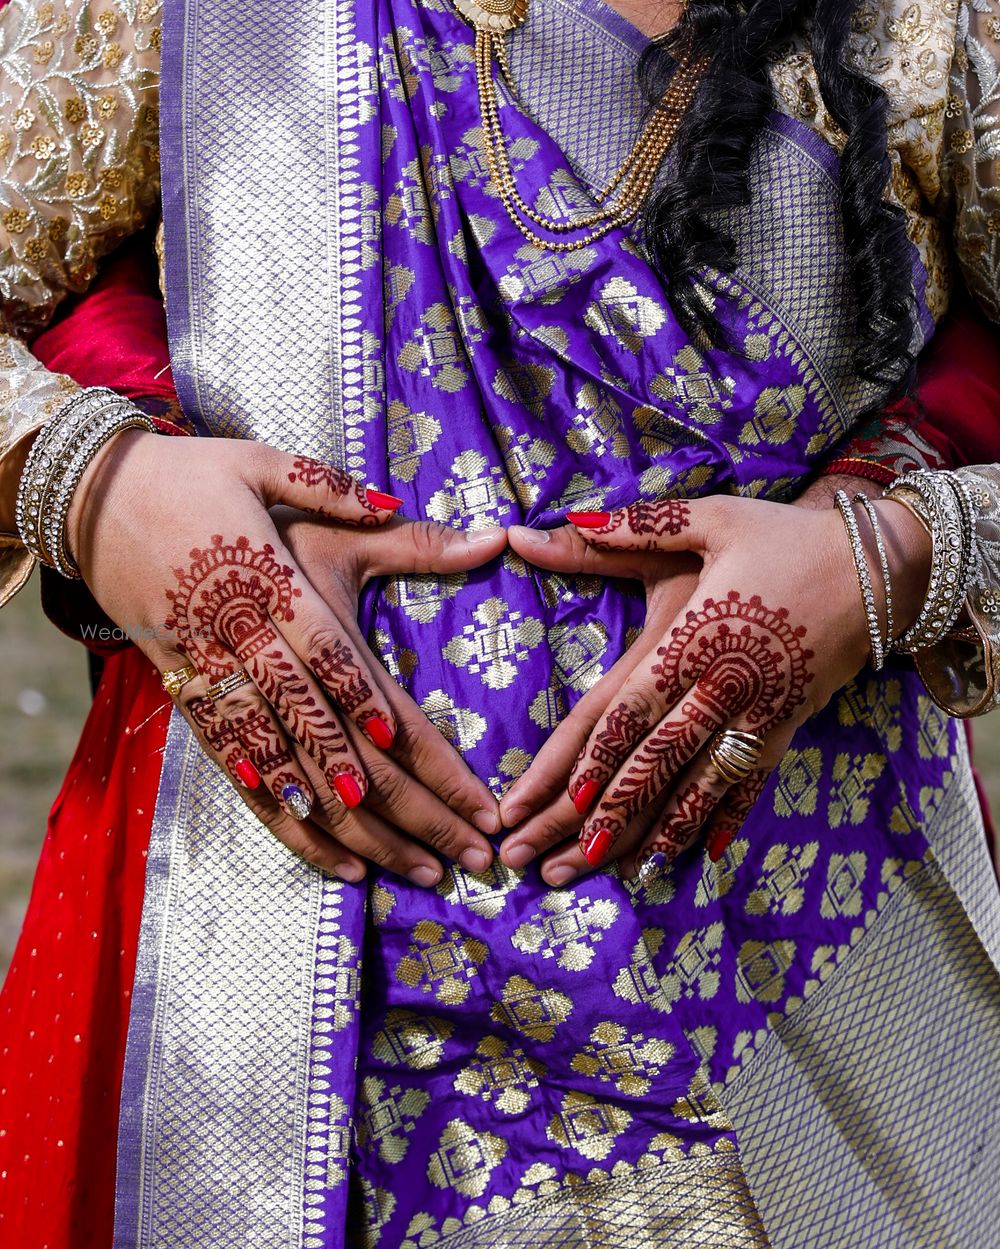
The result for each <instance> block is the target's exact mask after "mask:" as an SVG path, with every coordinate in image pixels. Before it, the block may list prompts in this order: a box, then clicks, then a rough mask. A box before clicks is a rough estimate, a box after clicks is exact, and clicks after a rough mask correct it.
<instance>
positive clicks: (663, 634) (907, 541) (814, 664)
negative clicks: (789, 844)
mask: <svg viewBox="0 0 1000 1249" xmlns="http://www.w3.org/2000/svg"><path fill="white" fill-rule="evenodd" d="M878 508H879V511H880V515H881V517H882V519H883V528H884V532H885V534H886V538H887V543H888V546H889V552H890V562H891V565H892V567H893V569H894V572H895V577H894V586H893V588H894V591H895V595H894V597H895V600H896V607H897V620H898V621H899V623H900V625H901V627H904V628H905V627H906V625H907V624H908V623H909V622H910V621H911V620H912V619H913V618H914V617H915V615H916V612H917V611H918V610H919V603H920V599H921V597H922V593H923V590H924V589H925V587H926V583H927V577H926V573H927V566H928V564H927V561H928V559H929V542H928V540H927V536H926V534H925V533H924V532H923V529H922V526H920V524H919V522H917V521H916V520H915V518H913V517H912V516H911V515H910V513H909V512H907V511H906V509H905V508H902V507H900V505H898V504H893V503H879V504H878ZM570 519H571V520H575V521H576V525H575V526H573V527H566V528H564V529H559V530H553V531H551V533H550V539H549V541H548V542H542V543H538V542H537V540H536V541H532V539H531V536H529V534H528V533H527V532H526V531H524V530H522V529H520V528H518V529H513V530H511V534H510V542H511V546H512V547H513V548H514V549H515V550H516V551H517V552H518V553H519V554H521V555H523V556H524V557H525V558H526V559H529V560H531V561H532V562H534V563H536V564H538V565H540V566H541V567H545V568H549V569H557V570H562V569H566V568H569V569H573V570H576V569H577V568H579V567H580V565H581V560H583V559H584V552H589V553H590V556H591V562H590V564H589V565H588V569H589V571H592V572H598V571H600V570H601V565H600V560H601V558H604V559H606V560H608V561H609V563H608V565H607V571H608V572H609V573H610V574H611V575H618V576H622V575H629V574H628V573H627V572H626V571H625V570H624V568H623V566H622V565H621V564H620V563H619V562H617V561H621V560H622V558H623V557H624V558H626V559H630V560H636V559H639V560H645V561H648V567H647V568H646V569H645V570H644V574H643V575H642V576H641V579H642V580H643V581H644V583H645V584H646V588H647V596H648V602H649V608H648V611H647V620H646V625H645V628H644V630H643V633H642V635H641V636H640V638H639V639H638V641H637V642H636V644H635V646H634V647H633V648H632V650H630V651H629V652H628V654H627V655H626V656H625V657H624V659H623V660H622V661H620V663H622V664H624V663H625V661H629V663H630V666H629V667H628V669H626V670H623V671H622V672H620V673H617V672H616V671H615V670H612V672H611V673H609V674H608V676H607V677H605V679H604V682H602V683H601V685H599V686H595V688H594V690H592V691H591V692H590V694H588V695H587V697H586V698H585V699H583V700H581V702H580V704H578V705H577V707H575V708H574V710H573V712H572V713H571V715H570V716H569V717H567V720H566V721H564V723H563V724H562V725H560V726H559V728H558V729H557V730H556V732H555V733H554V734H553V737H552V739H551V740H550V742H549V743H547V744H546V746H545V747H544V748H543V749H542V751H540V752H539V755H538V757H537V759H536V760H535V762H534V764H533V765H532V767H531V768H530V769H529V771H528V772H527V773H526V774H525V776H524V777H522V778H520V779H519V780H518V781H517V782H516V783H515V785H514V786H512V787H511V790H510V791H508V793H507V795H505V797H504V799H503V801H502V803H501V814H502V815H503V817H504V821H505V823H510V822H512V821H513V820H514V819H515V818H516V817H517V816H518V815H519V814H521V813H520V812H518V811H517V808H518V807H521V808H524V807H525V806H526V805H529V804H530V806H531V807H533V808H534V809H535V811H536V814H535V815H534V816H533V817H532V818H530V819H529V820H528V822H527V823H525V824H524V825H523V826H522V827H520V828H518V829H517V830H516V831H515V832H514V833H513V834H511V836H510V837H508V839H507V841H506V842H505V843H504V846H503V849H502V856H501V857H502V858H503V859H504V860H505V861H506V862H508V863H511V864H514V863H519V862H524V861H526V860H527V859H528V858H530V857H534V855H535V854H539V853H542V852H543V851H545V850H547V849H549V848H550V847H551V846H553V845H557V844H558V843H559V842H560V841H562V840H563V839H564V838H565V836H566V828H567V825H572V824H573V822H574V816H575V824H576V827H579V824H580V821H581V819H582V817H583V815H584V814H585V813H586V815H587V818H586V819H585V820H584V821H583V826H582V829H581V831H580V835H579V840H578V842H577V843H574V844H572V845H570V846H562V847H560V848H559V849H557V850H556V851H555V852H554V853H553V854H552V855H550V857H549V859H548V860H547V862H546V864H545V866H544V868H543V875H544V876H545V879H546V880H547V881H548V882H549V883H551V884H564V883H565V882H566V881H568V880H570V879H572V878H573V877H575V876H576V875H578V874H579V873H580V872H582V871H586V870H588V869H589V868H591V867H595V866H598V865H599V864H600V863H602V862H606V861H607V860H608V859H609V858H618V859H620V860H621V862H622V866H623V868H624V870H625V871H626V872H631V871H634V870H636V868H637V867H638V866H639V865H640V864H641V863H644V862H651V863H653V864H659V863H664V862H667V861H669V860H670V859H671V858H673V857H674V856H675V855H676V854H678V853H680V851H681V850H683V849H684V848H685V847H687V846H688V845H690V843H691V842H692V841H693V840H694V839H695V837H696V836H697V835H698V833H699V832H700V831H701V829H702V828H703V827H705V826H706V824H708V825H710V828H711V831H710V850H711V852H712V853H713V854H715V855H716V856H718V855H719V854H721V853H722V850H723V849H724V848H725V844H726V843H727V842H728V840H729V838H730V837H731V836H732V835H733V833H734V832H735V831H736V830H737V829H738V828H739V826H740V824H741V823H742V821H743V819H744V817H745V815H746V814H747V812H748V811H749V809H750V807H751V806H752V805H753V802H754V801H755V799H756V797H757V796H758V795H759V793H760V790H761V789H762V788H763V785H764V783H765V782H766V779H767V775H768V773H769V771H770V770H771V769H772V768H773V767H774V766H775V765H776V764H777V762H778V761H779V760H780V758H781V756H782V755H783V754H784V752H785V749H786V748H787V746H788V744H789V742H790V741H791V738H792V736H793V734H794V732H795V730H796V728H797V727H798V726H799V725H800V724H801V723H802V722H803V721H804V720H806V719H807V718H808V717H809V716H810V715H812V714H814V713H815V712H816V711H818V710H819V709H820V708H821V707H823V706H824V705H825V704H826V702H827V701H828V700H829V698H830V697H831V696H832V695H833V694H834V693H835V692H836V691H837V690H838V689H840V687H841V686H843V685H844V684H845V682H846V681H848V680H849V679H850V678H851V677H852V676H854V675H855V673H856V672H857V671H858V670H859V669H860V668H861V667H862V665H863V664H864V662H865V660H866V658H867V656H868V652H869V640H868V633H867V628H866V624H865V617H864V612H863V609H862V607H861V600H860V596H859V591H858V585H857V579H856V575H855V570H854V563H853V559H852V556H851V551H850V546H849V543H848V540H847V535H846V533H845V531H844V526H843V522H842V520H841V518H840V515H839V513H837V512H836V511H835V510H832V509H825V510H808V509H804V508H794V507H791V506H786V505H782V504H772V503H765V502H762V501H759V500H751V499H738V498H730V497H722V496H716V497H712V498H708V499H701V500H694V501H692V502H690V503H685V502H678V501H675V500H667V501H664V502H660V503H653V504H639V505H636V506H635V507H632V508H627V509H624V510H622V511H620V512H617V513H612V514H610V515H609V514H584V515H576V516H573V515H572V514H571V516H570ZM684 553H687V554H688V558H690V556H691V555H694V556H697V557H700V559H701V561H702V565H701V570H700V575H699V576H698V577H697V580H696V581H694V582H693V583H692V577H691V574H690V573H688V574H687V577H686V585H685V593H686V595H687V596H688V597H687V601H686V602H685V603H684V604H683V606H681V607H680V608H679V610H676V608H677V604H676V590H677V586H676V584H674V586H673V593H670V582H669V578H670V577H671V575H672V573H671V570H670V568H669V566H668V565H664V560H665V559H667V560H669V559H676V558H677V557H678V555H681V554H684ZM873 566H874V565H873ZM633 575H634V574H633ZM664 578H667V579H668V580H667V581H666V582H665V581H664ZM667 600H670V601H672V602H673V604H674V607H675V613H674V614H673V618H672V619H670V618H668V619H666V620H665V619H664V615H665V610H664V603H665V602H666V601H667ZM637 648H638V649H639V651H640V657H639V659H638V661H637V662H636V661H635V660H634V659H633V653H634V652H635V650H636V649H637ZM622 675H624V676H625V680H624V681H621V676H622ZM612 677H615V678H616V685H615V686H612V685H611V684H610V682H611V680H612ZM601 686H605V688H604V689H603V690H602V689H601ZM588 700H591V705H590V707H586V706H585V704H586V703H587V701H588ZM598 702H603V704H604V706H603V709H602V711H601V714H600V715H599V717H598V718H597V720H596V722H594V723H593V727H592V728H591V729H590V731H589V732H588V734H587V740H586V743H585V745H584V748H583V750H582V752H581V753H580V755H579V757H578V759H577V761H576V763H575V765H574V766H573V767H572V770H571V772H570V775H569V779H568V784H567V785H566V788H565V790H564V791H563V793H562V794H561V795H559V796H558V797H557V798H555V799H552V798H551V797H543V794H544V793H545V791H546V790H551V785H552V777H553V775H554V774H555V772H556V769H555V768H554V767H553V766H552V756H553V755H556V754H558V755H560V756H561V758H560V762H562V763H563V764H565V755H566V748H567V744H568V742H569V740H570V739H571V738H572V737H574V736H575V737H576V739H577V740H579V725H577V726H570V721H572V720H573V719H574V717H577V713H578V712H582V716H581V718H586V719H591V718H592V714H593V707H594V706H595V705H596V704H597V703H598ZM723 729H734V730H739V731H744V732H750V733H753V734H755V735H757V736H759V737H761V738H762V739H763V742H764V748H763V752H762V755H761V757H760V760H759V763H758V766H757V767H756V769H755V770H754V771H753V772H752V773H751V774H750V775H749V776H748V777H747V779H746V780H745V781H743V782H742V783H740V784H737V785H732V786H731V785H729V784H728V783H727V782H726V781H725V780H724V778H723V777H722V776H721V775H720V774H719V773H718V771H717V770H716V769H715V767H714V766H713V764H712V763H711V761H710V759H709V757H708V750H707V747H708V745H709V743H710V742H711V739H712V738H713V737H714V736H715V734H716V733H718V732H719V731H721V730H723ZM560 734H563V740H562V741H560V740H558V739H559V735H560ZM533 774H535V775H534V776H533ZM561 775H562V777H565V775H566V769H565V766H564V767H563V768H562V770H561ZM539 776H543V777H544V780H543V781H542V783H541V784H539V779H538V778H539ZM540 798H541V801H542V802H543V803H545V804H546V806H545V807H544V808H543V813H538V811H537V807H538V804H539V799H540ZM570 812H572V813H573V814H572V815H571V814H570Z"/></svg>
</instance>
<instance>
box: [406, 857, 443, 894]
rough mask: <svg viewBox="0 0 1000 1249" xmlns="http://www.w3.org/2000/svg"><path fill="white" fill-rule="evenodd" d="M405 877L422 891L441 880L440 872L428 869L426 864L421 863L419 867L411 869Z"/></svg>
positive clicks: (431, 868)
mask: <svg viewBox="0 0 1000 1249" xmlns="http://www.w3.org/2000/svg"><path fill="white" fill-rule="evenodd" d="M406 875H407V878H408V879H409V880H412V881H413V883H414V884H415V885H420V886H421V888H423V889H428V888H429V887H430V886H431V885H436V884H437V883H438V881H439V880H440V879H441V873H440V871H438V870H436V869H435V868H433V867H428V866H427V864H426V863H421V864H420V866H419V867H411V868H410V870H409V871H408V872H407V873H406Z"/></svg>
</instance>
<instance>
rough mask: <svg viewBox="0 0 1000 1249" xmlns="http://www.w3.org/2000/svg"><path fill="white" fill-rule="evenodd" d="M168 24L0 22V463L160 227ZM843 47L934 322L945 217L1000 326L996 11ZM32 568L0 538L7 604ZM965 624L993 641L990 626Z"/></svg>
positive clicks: (798, 98)
mask: <svg viewBox="0 0 1000 1249" xmlns="http://www.w3.org/2000/svg"><path fill="white" fill-rule="evenodd" d="M160 9H161V3H160V0H45V2H44V3H39V2H38V0H11V2H10V3H9V4H8V5H7V6H6V7H5V8H4V9H3V11H2V13H0V315H2V323H0V457H2V456H4V455H6V454H7V453H8V452H9V451H10V450H11V449H12V448H13V447H14V446H15V445H16V444H17V443H18V442H19V441H20V440H21V439H22V438H24V437H25V436H26V435H28V434H30V433H32V432H33V431H34V430H35V429H37V428H38V427H39V426H40V425H41V424H42V423H43V422H44V421H45V419H46V418H47V417H48V416H49V415H50V414H51V413H52V412H53V411H54V410H55V408H56V407H57V406H58V405H59V404H60V403H61V402H62V401H63V400H64V399H65V398H66V397H67V395H68V394H69V393H71V392H72V391H73V390H74V389H75V388H76V387H75V384H74V383H73V382H72V381H71V380H70V379H69V378H67V377H63V376H57V375H54V374H51V373H49V372H48V371H47V370H46V369H44V368H43V367H42V366H41V365H40V364H39V363H38V361H37V360H35V358H34V357H33V356H32V355H31V353H30V351H29V350H28V349H27V348H26V347H25V345H24V342H25V340H30V338H31V336H32V335H33V334H36V333H37V332H39V331H40V330H41V329H43V328H44V327H45V325H47V324H48V322H49V321H50V319H51V317H52V315H53V313H54V311H55V309H56V308H57V306H58V304H59V303H60V301H61V300H62V299H64V298H65V297H66V295H67V294H69V293H79V292H82V291H84V290H85V289H86V288H87V286H88V285H89V283H90V282H91V280H92V279H93V277H94V275H95V273H96V271H97V265H98V262H99V261H100V260H101V258H102V257H103V256H105V255H107V254H108V252H110V251H111V250H112V249H113V248H114V247H115V246H116V244H118V243H119V242H120V241H121V240H122V239H123V238H125V237H126V236H127V235H128V234H130V233H132V232H134V231H136V230H138V229H139V228H141V227H142V226H143V225H144V224H146V223H147V221H148V220H149V218H150V217H151V216H152V214H153V213H154V212H155V209H156V206H157V203H158V197H159V167H158V155H159V151H158V131H157V125H158V87H159V61H160ZM852 48H853V51H852V56H853V59H854V63H855V64H856V65H857V67H858V69H859V70H861V71H862V72H864V73H865V74H867V75H869V76H870V77H871V78H873V79H874V80H876V81H877V82H879V83H880V84H881V86H882V87H883V88H884V90H885V91H886V92H887V94H888V96H889V99H890V105H891V111H890V150H891V156H892V161H893V166H894V171H895V172H894V178H893V185H892V194H893V196H894V197H895V198H896V199H897V200H898V202H900V203H901V204H902V205H903V206H904V208H905V210H906V212H907V218H908V222H909V233H910V237H911V238H912V240H913V242H914V244H915V245H916V246H917V248H918V250H919V252H920V255H921V257H922V259H923V261H924V265H925V267H926V270H927V275H928V280H927V299H928V303H929V305H930V307H931V311H932V312H933V313H934V315H935V316H939V315H941V314H942V313H943V312H944V311H945V309H946V308H947V304H948V297H949V289H950V282H951V261H950V255H951V248H950V247H949V243H948V239H947V234H948V227H947V225H946V221H947V220H948V218H949V216H950V217H951V219H952V220H953V222H954V227H953V232H954V251H955V253H956V254H957V257H958V260H959V263H960V265H961V267H962V270H963V273H964V276H965V280H966V282H967V284H968V286H969V288H970V290H972V291H973V292H974V293H975V295H976V296H977V297H978V298H979V300H980V302H981V303H982V306H983V308H984V309H985V310H986V312H987V314H988V315H989V316H991V317H992V318H993V319H994V320H997V321H1000V76H998V69H997V64H998V57H1000V0H969V3H968V4H965V5H962V6H959V5H958V4H957V2H956V0H884V2H879V0H865V3H864V4H863V6H862V7H861V9H859V11H858V14H857V16H856V19H855V29H854V35H853V43H852ZM773 77H774V82H775V87H776V94H777V98H778V103H779V106H780V107H781V108H782V109H784V110H785V111H786V112H787V113H789V114H790V115H792V116H795V117H797V118H799V119H801V120H803V121H805V122H807V123H808V124H809V125H811V126H813V127H814V128H815V129H816V130H817V131H818V132H819V133H820V134H822V135H823V136H824V137H825V138H826V139H827V140H828V141H830V142H831V143H832V144H833V145H834V147H837V148H840V147H842V145H843V140H844V136H843V134H842V133H841V132H840V131H839V130H838V128H837V126H836V124H835V123H834V122H833V120H832V119H831V118H830V116H829V114H828V113H827V112H826V110H825V108H824V106H823V103H822V100H821V97H820V94H819V88H818V84H817V82H816V75H815V71H814V69H813V66H812V62H811V58H810V55H809V51H808V47H807V44H806V42H805V40H804V39H799V40H798V41H796V42H792V43H789V45H788V46H787V48H785V49H783V51H782V52H781V54H780V55H779V57H778V58H777V60H776V63H775V65H774V68H773ZM981 471H982V470H981ZM31 564H32V561H31V557H30V556H29V555H28V553H27V552H26V551H25V550H24V548H23V547H21V546H20V544H19V543H18V542H17V540H16V539H15V538H13V537H11V536H9V535H0V605H2V604H3V603H4V602H5V601H6V600H7V599H8V598H9V597H10V596H11V595H12V594H13V593H15V592H16V590H17V589H18V588H20V586H21V585H22V584H23V582H24V580H25V579H26V578H27V576H28V574H29V573H30V571H31ZM986 567H987V565H985V564H984V569H985V568H986ZM984 575H985V574H984ZM989 575H991V576H993V577H994V580H993V581H992V582H985V583H984V584H983V585H981V586H980V587H979V590H978V593H979V595H980V600H979V601H980V603H982V602H983V601H986V602H993V601H994V599H995V596H996V595H997V594H1000V570H998V566H997V561H995V560H994V562H993V563H992V565H989ZM984 594H985V595H986V598H985V599H984V598H983V595H984ZM991 594H992V595H993V596H994V598H990V595H991ZM972 614H973V618H974V619H975V621H976V625H977V628H979V629H980V634H981V635H982V636H983V637H986V636H987V633H983V628H984V627H986V626H983V624H982V622H983V621H984V620H986V619H987V617H989V613H985V614H984V612H983V610H982V609H981V607H980V608H976V607H973V609H972ZM997 619H998V616H997V615H996V614H994V615H993V616H992V617H990V622H991V624H993V627H995V622H996V621H997ZM989 636H994V637H995V635H994V634H989ZM991 653H993V654H995V653H996V644H995V642H994V647H993V651H992V652H991ZM973 666H974V665H973ZM965 670H966V678H965V685H964V686H963V688H964V689H965V690H966V691H968V689H969V688H971V687H970V685H969V682H970V681H973V677H972V673H971V669H970V668H969V666H968V665H966V669H965ZM982 677H983V674H982V672H980V673H979V678H978V680H979V685H980V686H982ZM973 683H974V682H973ZM987 684H988V685H989V687H990V689H991V690H992V689H993V688H994V685H993V682H992V681H987ZM965 701H966V702H968V698H966V700H965ZM986 701H987V702H988V703H990V704H991V703H992V695H991V696H990V698H989V699H987V700H986ZM945 705H947V703H946V704H945ZM963 705H964V704H963ZM983 709H985V708H983Z"/></svg>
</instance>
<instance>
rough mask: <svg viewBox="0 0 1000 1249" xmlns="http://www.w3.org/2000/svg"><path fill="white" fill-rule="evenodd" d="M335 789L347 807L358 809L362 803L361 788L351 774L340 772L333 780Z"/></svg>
mask: <svg viewBox="0 0 1000 1249" xmlns="http://www.w3.org/2000/svg"><path fill="white" fill-rule="evenodd" d="M333 788H334V789H335V790H336V791H337V797H338V798H339V799H340V801H341V802H342V803H343V804H344V806H345V807H356V806H357V805H358V804H359V803H360V801H361V786H360V785H359V784H358V782H357V781H356V780H355V779H354V777H353V776H352V775H351V774H350V772H338V773H337V775H336V776H335V777H334V778H333Z"/></svg>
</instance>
